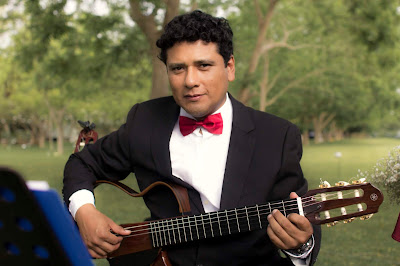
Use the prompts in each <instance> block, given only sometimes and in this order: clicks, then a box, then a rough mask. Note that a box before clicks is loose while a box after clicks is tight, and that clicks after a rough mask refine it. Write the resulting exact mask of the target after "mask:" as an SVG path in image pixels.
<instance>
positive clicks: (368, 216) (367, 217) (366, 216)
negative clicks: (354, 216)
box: [360, 213, 373, 221]
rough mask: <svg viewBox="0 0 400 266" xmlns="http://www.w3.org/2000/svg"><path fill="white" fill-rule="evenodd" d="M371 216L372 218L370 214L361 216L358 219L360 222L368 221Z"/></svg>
mask: <svg viewBox="0 0 400 266" xmlns="http://www.w3.org/2000/svg"><path fill="white" fill-rule="evenodd" d="M372 216H373V214H372V213H371V214H367V215H363V216H361V217H360V220H361V221H364V220H368V219H370V218H371V217H372Z"/></svg>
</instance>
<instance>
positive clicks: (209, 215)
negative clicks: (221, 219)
mask: <svg viewBox="0 0 400 266" xmlns="http://www.w3.org/2000/svg"><path fill="white" fill-rule="evenodd" d="M208 219H209V220H210V228H211V237H214V230H213V227H212V220H211V213H210V212H209V213H208Z"/></svg>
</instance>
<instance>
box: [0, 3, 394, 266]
mask: <svg viewBox="0 0 400 266" xmlns="http://www.w3.org/2000/svg"><path fill="white" fill-rule="evenodd" d="M194 9H201V10H203V11H205V12H208V13H211V14H213V15H216V16H223V17H226V18H227V19H228V20H229V22H230V25H231V27H232V29H233V32H234V46H235V51H234V56H235V60H236V80H235V81H234V82H233V83H231V86H230V88H229V91H230V93H231V94H232V95H233V96H234V97H236V98H237V99H238V100H240V101H241V102H243V103H244V104H246V105H248V106H251V107H253V108H255V109H258V110H262V111H266V112H270V113H273V114H275V115H278V116H281V117H284V118H286V119H288V120H290V121H292V122H293V123H295V124H296V125H298V126H299V128H300V129H301V131H302V135H303V145H304V156H303V161H302V166H303V169H304V173H305V175H306V177H307V178H308V180H309V183H310V188H316V187H318V185H319V184H320V182H321V179H322V180H328V181H329V182H330V183H331V184H334V183H335V182H336V181H339V180H345V181H349V180H354V179H356V178H358V177H359V173H360V171H369V170H370V169H371V168H373V167H374V165H375V164H376V162H377V161H379V160H380V159H381V158H383V157H385V156H387V155H388V152H389V151H390V150H391V149H392V148H393V147H396V146H398V145H400V74H399V73H400V1H399V0H381V1H375V0H350V1H349V0H326V1H317V0H285V1H279V0H268V1H267V0H259V1H257V0H232V1H227V0H181V1H179V0H169V1H166V0H152V1H140V0H109V1H105V0H85V1H82V0H40V1H39V0H29V1H23V0H9V1H7V0H0V165H6V166H10V167H13V168H15V169H17V170H18V171H20V172H21V173H22V174H23V175H24V176H25V177H26V179H37V180H46V181H48V182H49V184H50V186H51V187H53V188H55V189H56V190H57V191H58V192H60V194H61V187H62V171H63V167H64V164H65V162H66V160H67V158H68V156H69V154H71V153H72V152H73V149H74V144H75V142H76V140H77V138H78V134H79V131H80V130H81V128H80V126H79V124H78V123H77V120H82V121H87V120H89V121H91V122H94V123H95V124H96V131H98V132H99V135H100V136H103V135H104V134H107V133H109V132H111V131H113V130H116V129H117V128H118V127H119V126H120V125H121V124H122V123H124V121H125V118H126V114H127V112H128V111H129V109H130V107H131V106H133V105H134V104H135V103H137V102H141V101H145V100H148V99H151V98H156V97H161V96H166V95H170V90H169V85H168V81H167V77H166V73H165V66H164V65H163V63H161V61H159V60H158V58H157V54H158V51H157V48H156V46H155V42H156V40H157V39H158V37H159V36H160V34H161V31H162V28H163V25H164V24H166V23H167V22H168V21H169V20H170V19H171V18H172V17H174V16H175V15H178V14H181V13H184V12H187V11H190V10H194ZM359 170H360V171H359ZM399 180H400V178H399ZM127 183H128V184H130V185H132V186H136V184H135V181H134V178H127ZM399 183H400V181H399ZM381 189H382V191H383V192H384V193H386V187H385V186H384V185H382V187H381ZM398 193H399V194H400V185H399V190H398ZM110 199H111V200H110ZM96 200H97V205H98V207H99V208H101V209H102V210H103V212H105V213H107V214H109V215H110V216H111V217H113V218H114V220H116V221H118V222H121V223H122V222H124V223H126V222H134V221H141V220H143V218H145V217H147V215H148V213H147V211H146V208H145V207H144V206H143V203H142V202H141V200H137V199H133V200H131V199H129V198H127V197H125V196H123V195H120V192H118V191H115V190H114V189H112V188H107V187H105V188H102V187H100V188H99V191H98V192H97V193H96ZM121 200H123V201H127V202H129V203H130V204H123V205H124V206H120V205H121V204H119V202H121ZM396 202H397V203H398V201H396V199H393V197H391V196H389V197H386V199H385V202H384V204H382V206H381V209H380V212H379V213H378V214H377V215H375V216H374V217H373V218H372V219H371V220H368V221H363V222H361V221H354V222H353V223H354V224H349V225H344V224H339V225H337V226H335V227H333V228H329V229H327V228H324V229H323V244H322V248H321V253H320V256H319V259H318V262H317V265H400V258H399V254H400V244H399V243H397V242H395V241H394V240H392V239H391V238H390V235H391V233H392V231H393V228H394V225H395V223H396V220H397V215H398V214H399V211H400V208H399V205H398V204H396ZM355 223H357V224H355ZM350 249H351V251H350ZM96 264H98V265H107V262H106V261H104V260H96Z"/></svg>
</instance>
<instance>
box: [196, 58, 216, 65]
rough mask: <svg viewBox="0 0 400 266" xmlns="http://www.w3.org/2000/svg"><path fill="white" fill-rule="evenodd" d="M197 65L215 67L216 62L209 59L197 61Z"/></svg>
mask: <svg viewBox="0 0 400 266" xmlns="http://www.w3.org/2000/svg"><path fill="white" fill-rule="evenodd" d="M194 63H195V64H196V65H203V64H209V65H214V64H215V61H214V60H208V59H204V60H197V61H195V62H194Z"/></svg>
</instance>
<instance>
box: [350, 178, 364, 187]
mask: <svg viewBox="0 0 400 266" xmlns="http://www.w3.org/2000/svg"><path fill="white" fill-rule="evenodd" d="M365 180H366V179H365V178H360V179H358V180H354V181H353V182H352V184H353V185H359V184H364V183H367V182H365Z"/></svg>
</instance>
